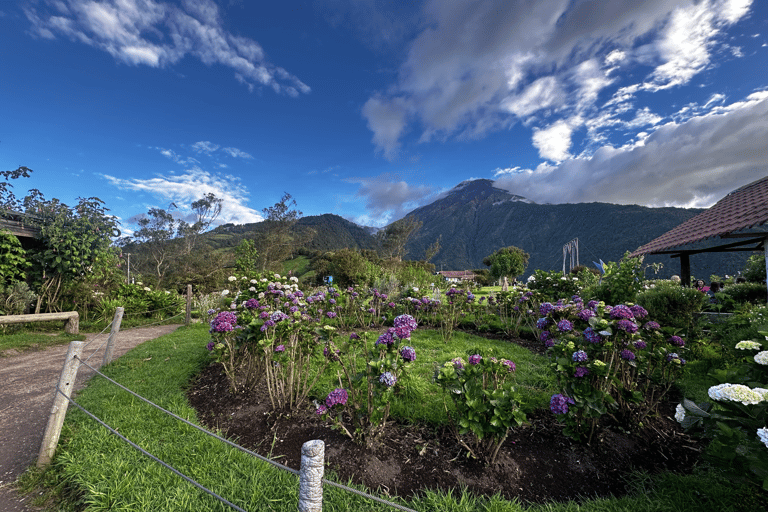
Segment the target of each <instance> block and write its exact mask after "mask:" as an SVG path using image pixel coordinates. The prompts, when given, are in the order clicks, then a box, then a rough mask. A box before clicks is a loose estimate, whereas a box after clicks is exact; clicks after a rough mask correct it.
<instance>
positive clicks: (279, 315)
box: [269, 311, 288, 322]
mask: <svg viewBox="0 0 768 512" xmlns="http://www.w3.org/2000/svg"><path fill="white" fill-rule="evenodd" d="M287 318H288V315H286V314H285V313H283V312H282V311H275V312H274V313H272V314H271V315H270V316H269V319H270V320H272V321H273V322H282V321H283V320H285V319H287Z"/></svg>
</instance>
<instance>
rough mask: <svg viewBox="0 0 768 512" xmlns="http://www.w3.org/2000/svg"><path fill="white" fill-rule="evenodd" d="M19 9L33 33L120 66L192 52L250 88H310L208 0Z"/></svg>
mask: <svg viewBox="0 0 768 512" xmlns="http://www.w3.org/2000/svg"><path fill="white" fill-rule="evenodd" d="M24 11H25V14H26V16H27V19H28V20H29V21H30V23H31V24H32V32H33V33H34V34H36V35H38V36H40V37H43V38H46V39H55V38H56V37H58V36H64V37H67V38H69V39H71V40H73V41H77V42H80V43H84V44H87V45H90V46H93V47H95V48H99V49H101V50H103V51H106V52H108V53H109V54H110V55H112V57H114V58H115V59H116V60H118V61H120V62H123V63H125V64H129V65H134V66H138V65H146V66H151V67H157V68H164V67H167V66H170V65H173V64H175V63H176V62H178V61H180V60H181V59H182V58H184V57H185V56H187V55H191V56H194V57H197V58H198V59H200V61H202V62H203V63H204V64H206V65H208V66H212V65H215V64H219V65H223V66H227V67H229V68H231V69H232V70H233V71H234V74H235V77H236V79H237V80H238V81H240V82H242V83H244V84H245V85H247V86H248V88H249V90H251V91H252V90H254V89H255V88H256V87H257V86H266V87H269V88H271V89H273V90H274V91H276V92H279V93H285V94H287V95H289V96H297V95H298V94H300V93H304V94H307V93H309V92H310V88H309V86H308V85H306V84H305V83H303V82H302V81H301V80H299V79H298V78H297V77H296V76H294V75H292V74H290V73H289V72H288V71H286V70H285V69H283V68H281V67H278V66H275V65H273V64H272V63H270V62H269V61H268V60H267V58H266V55H265V52H264V51H263V49H262V48H261V46H260V45H259V44H258V43H257V42H256V41H253V40H251V39H248V38H245V37H241V36H235V35H233V34H230V33H229V32H227V31H226V30H224V28H223V26H222V21H221V17H220V15H219V7H218V6H217V5H216V4H215V3H214V2H213V1H212V0H185V1H184V2H183V8H180V7H177V6H175V5H173V4H170V3H166V2H158V1H155V0H104V1H93V0H67V1H63V0H45V1H44V2H43V3H41V4H35V6H34V7H25V8H24Z"/></svg>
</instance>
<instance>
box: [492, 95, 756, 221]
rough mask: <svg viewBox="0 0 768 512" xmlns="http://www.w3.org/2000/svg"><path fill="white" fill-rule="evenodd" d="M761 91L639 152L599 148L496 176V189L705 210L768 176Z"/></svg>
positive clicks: (674, 127) (672, 129)
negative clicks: (571, 157)
mask: <svg viewBox="0 0 768 512" xmlns="http://www.w3.org/2000/svg"><path fill="white" fill-rule="evenodd" d="M766 140H768V91H759V92H756V93H753V94H751V95H750V96H749V97H747V98H746V99H745V100H744V101H740V102H735V103H732V104H730V105H726V106H723V107H719V108H718V109H713V110H712V111H711V112H709V113H706V114H703V115H700V116H697V117H693V118H691V119H689V120H687V121H686V122H684V123H681V124H680V123H676V122H669V123H667V124H665V125H663V126H661V127H659V128H658V129H657V130H656V131H654V132H653V133H651V134H650V135H648V136H647V137H645V138H644V140H643V141H642V142H643V143H642V144H635V145H627V146H626V147H622V148H613V147H610V146H603V147H601V148H600V149H598V150H597V151H595V152H594V154H592V155H591V156H589V157H584V158H574V159H569V160H565V161H563V162H562V163H560V164H559V165H544V164H543V165H541V166H539V168H537V169H513V171H514V172H499V171H500V170H497V171H496V173H497V175H498V177H499V178H498V180H497V181H496V183H495V186H497V187H499V188H504V189H506V190H509V191H511V192H512V193H515V194H519V195H522V196H525V197H527V198H529V199H531V200H533V201H536V202H539V203H546V202H552V203H566V202H570V203H578V202H590V201H601V202H610V203H619V204H643V205H648V206H697V207H706V206H711V205H712V204H713V203H714V202H716V201H717V200H719V199H720V198H722V197H723V196H725V194H727V193H728V192H730V191H731V190H734V189H735V188H738V187H740V186H742V185H745V184H746V183H749V182H751V181H754V180H756V179H759V178H762V177H764V176H765V175H766V174H768V168H767V167H766V162H768V146H766V144H765V141H766Z"/></svg>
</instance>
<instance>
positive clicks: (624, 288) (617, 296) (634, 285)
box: [558, 253, 645, 304]
mask: <svg viewBox="0 0 768 512" xmlns="http://www.w3.org/2000/svg"><path fill="white" fill-rule="evenodd" d="M642 263H643V258H630V257H629V253H627V254H625V255H624V257H623V258H622V259H621V261H620V262H618V263H615V262H612V261H609V262H608V263H604V264H603V271H604V274H603V277H602V279H600V281H599V282H598V283H596V284H593V285H591V286H590V287H589V289H588V290H584V291H583V293H582V295H583V296H584V297H588V298H590V299H597V300H601V301H604V302H605V303H606V304H621V303H624V302H635V295H636V294H637V292H639V291H640V290H642V289H643V282H644V280H645V277H644V274H645V269H644V268H643V266H642ZM558 298H561V297H558Z"/></svg>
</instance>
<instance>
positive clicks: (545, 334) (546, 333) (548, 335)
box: [539, 331, 552, 343]
mask: <svg viewBox="0 0 768 512" xmlns="http://www.w3.org/2000/svg"><path fill="white" fill-rule="evenodd" d="M539 339H540V340H541V341H543V342H544V343H546V342H547V341H549V340H550V339H552V333H550V332H549V331H541V334H539Z"/></svg>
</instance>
